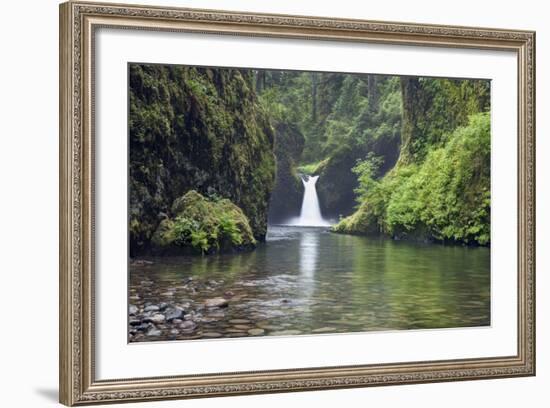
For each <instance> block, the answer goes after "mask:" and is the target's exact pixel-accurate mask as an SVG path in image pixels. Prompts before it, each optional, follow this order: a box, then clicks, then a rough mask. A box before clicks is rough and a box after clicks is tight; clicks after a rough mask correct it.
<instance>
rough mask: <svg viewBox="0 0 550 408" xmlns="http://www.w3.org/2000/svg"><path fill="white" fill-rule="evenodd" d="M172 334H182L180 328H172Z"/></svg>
mask: <svg viewBox="0 0 550 408" xmlns="http://www.w3.org/2000/svg"><path fill="white" fill-rule="evenodd" d="M170 334H171V335H173V336H177V335H178V334H180V331H179V330H178V329H172V330H170Z"/></svg>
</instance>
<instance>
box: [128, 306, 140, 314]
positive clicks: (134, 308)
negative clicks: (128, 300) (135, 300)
mask: <svg viewBox="0 0 550 408" xmlns="http://www.w3.org/2000/svg"><path fill="white" fill-rule="evenodd" d="M138 310H139V309H138V307H137V306H135V305H130V306H128V313H130V314H131V315H135V314H137V312H138Z"/></svg>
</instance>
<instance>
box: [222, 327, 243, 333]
mask: <svg viewBox="0 0 550 408" xmlns="http://www.w3.org/2000/svg"><path fill="white" fill-rule="evenodd" d="M224 331H225V332H226V333H242V332H243V331H242V329H235V328H233V327H230V328H228V329H225V330H224Z"/></svg>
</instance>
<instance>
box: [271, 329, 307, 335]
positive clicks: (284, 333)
mask: <svg viewBox="0 0 550 408" xmlns="http://www.w3.org/2000/svg"><path fill="white" fill-rule="evenodd" d="M297 334H302V332H301V331H300V330H281V331H274V332H272V333H270V335H271V336H295V335H297Z"/></svg>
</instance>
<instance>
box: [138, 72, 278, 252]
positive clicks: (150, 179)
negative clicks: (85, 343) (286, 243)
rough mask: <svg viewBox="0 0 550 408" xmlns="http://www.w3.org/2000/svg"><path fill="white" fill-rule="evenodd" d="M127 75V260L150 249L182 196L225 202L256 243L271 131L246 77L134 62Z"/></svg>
mask: <svg viewBox="0 0 550 408" xmlns="http://www.w3.org/2000/svg"><path fill="white" fill-rule="evenodd" d="M129 77H130V89H129V93H130V101H129V102H130V108H129V138H130V157H129V161H130V165H129V183H130V199H129V223H130V249H131V254H132V255H136V254H140V253H146V252H147V251H149V250H150V243H151V238H152V236H153V233H154V231H155V230H156V229H157V227H158V225H159V224H160V222H161V221H162V220H163V219H165V218H167V217H171V216H173V215H174V214H171V207H172V204H173V202H174V200H176V198H179V197H181V196H182V195H184V194H185V193H186V192H187V191H189V190H196V191H197V192H198V193H200V194H202V195H204V196H205V197H209V198H211V199H214V200H215V199H221V198H226V199H229V200H231V202H232V203H234V204H235V205H236V206H238V207H239V208H240V209H242V211H243V213H244V214H245V216H246V217H247V219H248V220H249V222H250V227H251V229H252V232H253V235H254V237H255V239H257V240H259V241H261V240H263V239H264V238H265V234H266V231H267V209H268V202H269V199H270V194H271V190H272V188H273V185H274V181H275V158H274V154H273V142H274V132H273V129H272V127H271V124H270V121H269V118H268V116H267V114H266V113H265V112H264V110H263V109H262V108H261V106H260V105H259V103H258V101H257V99H256V95H255V93H254V91H253V86H252V82H253V78H252V74H251V73H247V72H246V71H241V70H237V69H215V70H214V69H208V68H193V67H183V66H160V65H146V64H134V65H131V66H130V72H129ZM228 164H230V165H228Z"/></svg>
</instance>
